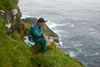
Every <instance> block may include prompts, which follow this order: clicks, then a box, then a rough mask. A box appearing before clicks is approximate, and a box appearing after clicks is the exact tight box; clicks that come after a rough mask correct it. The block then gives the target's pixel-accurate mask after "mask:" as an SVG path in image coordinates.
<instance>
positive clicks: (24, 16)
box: [21, 15, 32, 19]
mask: <svg viewBox="0 0 100 67" xmlns="http://www.w3.org/2000/svg"><path fill="white" fill-rule="evenodd" d="M24 18H32V16H28V15H23V16H22V17H21V19H24Z"/></svg>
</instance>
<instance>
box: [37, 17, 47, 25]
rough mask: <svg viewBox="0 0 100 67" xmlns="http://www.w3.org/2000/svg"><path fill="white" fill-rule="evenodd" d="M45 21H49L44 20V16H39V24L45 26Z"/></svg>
mask: <svg viewBox="0 0 100 67" xmlns="http://www.w3.org/2000/svg"><path fill="white" fill-rule="evenodd" d="M45 22H47V21H46V20H44V18H39V19H38V24H39V25H40V26H43V25H44V24H45Z"/></svg>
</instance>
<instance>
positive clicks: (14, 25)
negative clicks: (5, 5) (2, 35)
mask: <svg viewBox="0 0 100 67" xmlns="http://www.w3.org/2000/svg"><path fill="white" fill-rule="evenodd" d="M17 3H18V0H14V8H13V9H11V10H7V11H3V10H0V17H1V18H3V19H4V21H5V25H6V33H7V34H8V35H11V34H12V33H13V32H15V31H16V32H17V33H18V34H21V35H23V24H22V21H21V12H20V9H19V7H18V6H17Z"/></svg>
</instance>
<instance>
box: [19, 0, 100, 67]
mask: <svg viewBox="0 0 100 67" xmlns="http://www.w3.org/2000/svg"><path fill="white" fill-rule="evenodd" d="M18 6H19V8H20V10H21V12H22V18H26V17H35V18H40V17H44V18H45V19H46V20H48V22H47V23H46V24H47V25H48V26H49V28H50V29H52V30H53V31H54V32H55V33H57V34H58V36H59V40H60V44H61V45H59V48H60V49H61V50H62V51H64V52H65V53H67V54H69V55H70V56H71V57H74V58H76V59H78V60H79V61H81V62H82V63H83V64H84V65H85V66H86V67H100V0H19V3H18Z"/></svg>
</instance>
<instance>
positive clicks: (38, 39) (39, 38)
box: [28, 18, 48, 52]
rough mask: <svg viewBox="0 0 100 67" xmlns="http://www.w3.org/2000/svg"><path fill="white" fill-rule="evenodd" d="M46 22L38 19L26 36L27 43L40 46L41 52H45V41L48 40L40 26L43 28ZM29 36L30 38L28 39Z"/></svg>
mask: <svg viewBox="0 0 100 67" xmlns="http://www.w3.org/2000/svg"><path fill="white" fill-rule="evenodd" d="M45 22H47V21H46V20H44V18H39V19H38V20H37V21H36V22H35V23H34V24H33V25H32V26H31V28H30V30H29V33H28V36H29V38H28V39H29V41H33V42H35V43H40V45H41V51H42V52H46V40H45V38H47V39H48V37H47V36H46V34H45V33H44V32H43V30H42V26H44V24H45ZM30 35H31V36H32V37H30Z"/></svg>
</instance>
